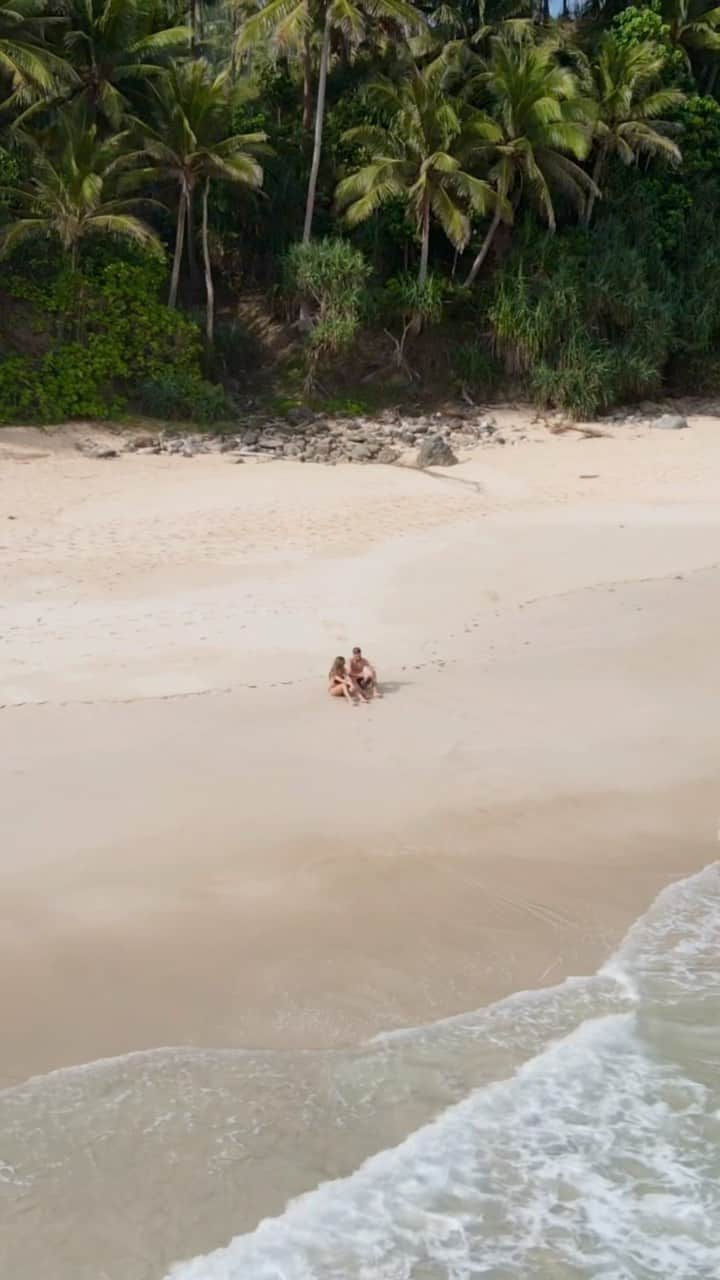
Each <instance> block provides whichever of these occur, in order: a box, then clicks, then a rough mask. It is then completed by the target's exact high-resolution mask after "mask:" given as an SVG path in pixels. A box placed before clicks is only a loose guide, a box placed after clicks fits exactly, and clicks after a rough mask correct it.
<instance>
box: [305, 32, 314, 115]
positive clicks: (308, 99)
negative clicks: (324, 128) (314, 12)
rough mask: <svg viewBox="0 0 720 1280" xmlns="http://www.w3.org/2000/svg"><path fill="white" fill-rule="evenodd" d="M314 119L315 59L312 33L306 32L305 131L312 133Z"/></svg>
mask: <svg viewBox="0 0 720 1280" xmlns="http://www.w3.org/2000/svg"><path fill="white" fill-rule="evenodd" d="M312 119H313V59H312V43H311V33H310V32H309V31H306V33H305V42H304V44H303V129H304V130H305V131H306V133H310V130H311V129H312Z"/></svg>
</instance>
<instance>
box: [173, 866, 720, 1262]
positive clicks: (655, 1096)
mask: <svg viewBox="0 0 720 1280" xmlns="http://www.w3.org/2000/svg"><path fill="white" fill-rule="evenodd" d="M718 954H720V865H719V864H715V865H714V866H713V867H710V868H707V869H706V870H705V871H704V872H702V873H701V874H700V875H699V876H695V877H692V878H691V879H690V880H688V881H685V882H683V883H681V884H679V885H674V886H671V887H670V888H668V889H667V890H665V891H664V892H663V893H662V894H661V895H660V896H659V898H658V899H657V901H656V903H655V904H654V906H653V907H652V909H651V910H650V912H648V914H647V916H646V917H644V918H643V920H641V921H639V922H638V923H637V924H636V925H635V926H634V927H633V929H632V930H631V931H630V933H629V934H628V937H627V938H626V940H625V942H624V943H623V945H622V946H621V947H620V949H619V951H618V952H617V954H616V956H615V957H614V958H613V960H612V961H611V962H610V963H609V965H607V966H605V968H604V970H603V971H602V972H601V974H600V975H598V976H597V977H596V978H594V979H588V980H587V983H584V982H582V981H580V982H579V983H577V982H575V983H571V984H563V985H562V986H561V987H558V988H556V989H555V992H554V993H547V992H546V993H543V996H542V997H540V998H535V997H532V998H530V999H529V1000H528V1002H527V1003H526V1004H525V1005H523V1002H522V1000H520V999H518V998H515V1000H514V1001H512V1002H511V1001H506V1002H503V1005H502V1006H498V1007H497V1008H496V1009H495V1010H494V1011H485V1012H484V1013H483V1014H481V1015H477V1018H476V1019H475V1020H474V1019H473V1018H465V1019H455V1020H452V1022H451V1023H444V1024H440V1025H439V1026H438V1027H436V1028H423V1029H419V1030H418V1031H417V1032H416V1033H415V1035H416V1036H417V1037H418V1038H419V1041H420V1043H421V1045H422V1043H423V1042H426V1043H428V1042H431V1041H433V1040H435V1039H436V1038H437V1039H438V1040H439V1042H440V1043H441V1045H442V1049H443V1051H447V1050H448V1049H451V1048H452V1049H453V1051H455V1052H457V1053H459V1054H464V1055H467V1054H472V1052H473V1051H474V1049H475V1047H476V1046H477V1045H481V1044H482V1039H483V1036H488V1035H489V1036H491V1037H492V1038H493V1039H494V1041H495V1043H496V1044H501V1043H502V1042H503V1037H504V1036H505V1035H507V1036H508V1037H509V1036H510V1034H511V1028H512V1027H513V1026H514V1030H515V1032H516V1033H517V1031H518V1024H520V1032H521V1037H522V1033H523V1022H524V1021H526V1022H527V1024H528V1026H530V1027H532V1028H537V1027H538V1025H539V1026H541V1028H542V1030H541V1031H540V1032H538V1052H537V1053H536V1054H535V1056H534V1057H531V1058H530V1059H529V1060H526V1061H524V1062H522V1065H520V1066H519V1067H518V1068H517V1070H516V1071H515V1072H514V1074H512V1075H511V1076H510V1078H508V1079H504V1080H496V1081H495V1082H494V1083H492V1084H488V1085H485V1086H484V1087H481V1088H478V1089H475V1090H474V1091H472V1092H471V1093H470V1095H469V1096H468V1097H466V1098H465V1099H464V1100H463V1101H462V1102H460V1103H458V1104H457V1105H455V1106H452V1107H450V1108H448V1109H447V1110H445V1111H444V1112H443V1113H442V1114H441V1115H440V1116H439V1118H438V1119H437V1120H435V1121H434V1122H432V1123H430V1124H426V1125H424V1126H423V1127H422V1128H420V1129H419V1130H417V1131H416V1132H415V1133H413V1134H412V1135H411V1136H410V1137H409V1138H407V1139H406V1140H405V1141H404V1142H402V1143H400V1145H398V1146H396V1147H394V1148H393V1149H391V1150H388V1151H384V1152H382V1153H380V1154H379V1155H376V1156H373V1157H371V1158H370V1159H369V1160H367V1161H366V1162H365V1163H364V1164H363V1165H362V1166H361V1167H360V1168H359V1169H358V1170H357V1171H356V1172H355V1173H354V1174H352V1175H351V1176H350V1177H347V1178H343V1179H338V1180H336V1181H334V1182H328V1183H325V1184H323V1185H321V1186H319V1187H318V1188H317V1189H316V1190H315V1191H313V1192H310V1193H308V1194H307V1195H304V1196H302V1197H300V1198H299V1199H296V1200H295V1201H293V1202H291V1203H290V1205H289V1206H288V1208H287V1209H286V1210H285V1212H284V1213H283V1214H282V1215H280V1216H279V1217H277V1218H272V1219H267V1220H265V1221H264V1222H262V1223H261V1224H260V1226H259V1227H257V1229H256V1230H255V1231H253V1232H250V1233H248V1234H245V1235H241V1236H238V1237H236V1238H235V1239H234V1240H233V1241H232V1242H231V1243H230V1244H229V1245H228V1246H227V1247H226V1248H223V1249H219V1250H217V1251H216V1252H214V1253H211V1254H208V1255H205V1256H202V1257H198V1258H195V1259H193V1260H191V1261H188V1262H184V1263H179V1264H177V1265H176V1266H175V1267H173V1268H172V1270H171V1271H170V1273H169V1277H170V1278H171V1280H480V1277H483V1278H485V1280H509V1277H518V1278H519V1277H522V1278H523V1280H525V1278H528V1280H530V1278H531V1277H543V1278H549V1277H552V1280H561V1278H562V1280H565V1278H567V1280H569V1278H570V1277H576V1278H579V1277H592V1278H593V1280H646V1278H647V1277H650V1276H652V1277H655V1276H663V1277H666V1276H670V1275H672V1276H673V1278H674V1280H716V1277H717V1276H718V1275H719V1274H720V1238H719V1237H718V1231H717V1223H718V1222H720V1144H719V1139H720V1120H719V1118H718V1116H719V1110H718V1109H719V1107H720V1081H719V1080H718V1073H717V1072H715V1073H714V1074H713V1073H712V1072H711V1071H708V1070H707V1066H708V1062H710V1061H711V1060H712V1059H713V1055H714V1054H715V1053H716V1050H719V1051H720V1045H719V1044H718V1043H717V1025H718V1023H717V1019H716V1020H715V1021H714V1022H712V1021H711V1023H710V1025H709V1024H708V1021H707V1014H708V1001H710V1002H711V1004H712V1006H713V1008H712V1010H711V1012H712V1013H713V1014H714V1013H715V1008H714V1003H715V997H716V996H717V994H718V979H717V975H716V971H715V965H716V961H717V956H718ZM608 987H610V991H609V990H608ZM612 989H614V991H615V996H614V997H613V995H612ZM630 994H632V997H633V998H632V1002H631V1003H630V1004H629V1003H628V996H629V995H630ZM613 1003H615V1006H616V1007H620V1008H622V1009H623V1010H624V1011H623V1012H614V1013H613V1012H610V1013H609V1012H608V1004H609V1005H610V1006H611V1007H612V1005H613ZM678 1008H680V1009H681V1010H682V1015H683V1016H682V1018H681V1019H680V1021H678V1013H677V1011H678ZM569 1009H570V1010H571V1012H572V1014H573V1015H574V1016H575V1017H576V1022H575V1027H574V1029H569V1028H568V1027H567V1018H568V1010H569ZM693 1010H695V1011H696V1012H698V1011H699V1013H700V1019H699V1021H698V1019H697V1018H696V1017H694V1015H693ZM491 1012H492V1017H491V1016H490V1015H491ZM578 1014H579V1017H578V1016H577V1015H578ZM538 1015H540V1017H539V1018H538ZM553 1017H555V1018H556V1021H555V1035H556V1039H555V1042H554V1043H548V1041H549V1038H550V1037H549V1035H548V1033H549V1031H550V1029H551V1025H552V1020H553ZM578 1022H579V1023H580V1025H577V1023H578ZM526 1030H527V1029H526ZM698 1032H700V1033H701V1036H702V1045H703V1050H702V1055H701V1056H702V1062H699V1061H698V1064H697V1066H698V1069H697V1070H696V1058H697V1056H698V1055H697V1052H696V1051H697V1045H698V1040H697V1033H698ZM713 1037H714V1038H713ZM530 1038H532V1036H531V1037H530ZM715 1065H717V1058H716V1059H715Z"/></svg>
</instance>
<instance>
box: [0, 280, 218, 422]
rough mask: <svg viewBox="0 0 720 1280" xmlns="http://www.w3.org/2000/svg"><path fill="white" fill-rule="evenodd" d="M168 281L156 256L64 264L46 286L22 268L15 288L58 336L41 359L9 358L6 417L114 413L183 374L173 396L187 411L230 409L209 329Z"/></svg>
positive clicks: (3, 389) (1, 397)
mask: <svg viewBox="0 0 720 1280" xmlns="http://www.w3.org/2000/svg"><path fill="white" fill-rule="evenodd" d="M164 283H165V273H164V268H163V267H162V264H158V263H157V262H156V261H155V260H153V259H151V258H145V259H141V260H138V261H127V260H118V259H114V260H112V259H111V260H107V259H105V260H103V259H96V260H94V261H93V260H91V262H90V264H89V267H88V270H87V272H86V273H83V274H82V275H80V274H78V273H73V272H70V271H68V270H67V269H66V268H64V267H61V268H60V269H59V270H56V272H55V274H54V275H53V276H51V277H50V279H49V280H48V282H47V283H45V284H43V285H42V286H40V285H37V284H35V283H33V282H32V281H31V280H28V279H27V277H26V276H25V275H24V273H21V274H16V275H12V276H11V277H10V280H9V288H10V290H11V291H12V292H13V293H14V294H15V296H17V297H22V298H24V299H27V300H28V301H30V302H31V303H32V304H33V306H34V307H35V308H36V309H37V312H38V314H40V315H45V316H47V317H48V322H49V323H50V325H51V327H52V328H53V330H54V335H55V345H54V346H53V347H52V348H51V350H50V351H49V352H48V353H47V354H46V355H44V356H42V357H41V358H39V359H38V360H36V361H35V362H31V361H29V360H27V359H22V360H19V359H17V358H12V359H7V360H5V361H4V362H3V363H1V364H0V422H12V421H15V420H18V419H36V420H38V421H41V422H52V421H62V420H64V419H67V418H74V417H102V416H110V415H112V414H114V413H116V412H118V411H119V410H120V409H122V407H123V405H124V404H125V403H126V402H127V399H128V398H129V397H132V396H133V395H134V392H135V388H136V386H137V385H138V384H139V383H152V382H153V381H155V380H159V381H160V383H162V384H165V383H167V382H171V383H172V382H173V380H174V382H175V384H176V388H177V390H176V393H174V394H170V393H167V392H166V393H165V395H164V402H165V403H167V404H169V405H170V404H177V405H180V406H184V407H183V410H182V414H181V416H183V417H197V418H198V419H202V420H204V421H212V420H215V419H216V418H217V417H220V416H222V412H221V409H220V405H222V406H223V410H224V408H225V395H224V392H223V390H222V388H220V387H213V386H212V384H210V383H206V382H204V381H203V379H202V375H201V366H200V358H201V352H202V342H201V337H200V330H199V328H198V326H197V325H196V324H194V323H193V322H192V321H191V320H189V319H188V318H187V317H186V316H184V315H182V314H181V313H180V312H177V311H174V310H170V308H169V307H167V306H166V305H165V304H164V303H163V302H162V301H161V299H160V289H161V288H162V287H163V285H164ZM160 398H161V399H162V396H161V397H160ZM191 404H192V405H193V406H194V407H193V410H192V412H189V411H186V410H187V406H188V405H191ZM169 412H172V410H170V411H169Z"/></svg>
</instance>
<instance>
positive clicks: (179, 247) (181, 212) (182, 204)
mask: <svg viewBox="0 0 720 1280" xmlns="http://www.w3.org/2000/svg"><path fill="white" fill-rule="evenodd" d="M186 213H187V192H186V190H185V187H181V188H180V199H179V201H178V213H177V228H176V231H175V256H174V258H173V264H172V274H171V276H170V295H169V297H168V306H169V307H174V306H175V305H176V303H177V293H178V285H179V283H180V263H181V262H182V251H183V240H184V239H185V215H186Z"/></svg>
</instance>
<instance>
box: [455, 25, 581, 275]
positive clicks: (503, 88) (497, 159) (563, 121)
mask: <svg viewBox="0 0 720 1280" xmlns="http://www.w3.org/2000/svg"><path fill="white" fill-rule="evenodd" d="M470 91H471V93H474V92H479V93H480V95H481V99H480V100H481V102H482V103H483V105H486V106H487V107H488V108H489V110H490V113H491V115H492V116H493V118H494V120H495V121H496V123H497V125H498V130H499V138H498V141H496V142H494V143H493V144H492V146H491V147H490V148H488V159H489V161H491V166H492V167H491V168H490V172H489V176H490V178H491V180H492V182H493V183H494V185H495V188H496V190H497V192H498V196H499V197H500V199H499V201H498V204H497V207H496V210H495V213H494V215H493V218H492V221H491V223H490V227H489V230H488V232H487V234H486V236H485V239H484V241H483V243H482V245H481V247H480V250H479V252H478V253H477V255H476V257H475V260H474V262H473V264H472V267H471V269H470V272H469V275H468V277H467V280H466V284H467V285H468V286H469V285H471V284H473V282H474V280H475V279H476V277H477V274H478V272H479V270H480V268H481V266H482V264H483V262H484V261H485V258H486V257H487V254H488V252H489V250H490V246H491V245H492V242H493V239H494V237H495V233H496V232H497V229H498V226H499V225H500V218H501V213H500V210H501V209H502V207H503V202H505V201H510V202H511V203H512V204H513V205H515V204H516V203H517V202H518V200H519V199H520V197H521V195H527V197H528V198H529V199H530V200H531V201H532V202H533V203H534V204H535V206H536V207H537V208H538V210H539V212H540V214H541V216H542V217H543V218H544V220H545V222H546V223H547V225H548V227H549V228H550V230H551V231H554V230H555V221H556V220H555V205H554V199H553V192H554V190H555V189H557V190H559V191H560V192H562V194H563V195H564V196H566V197H568V198H569V199H570V200H571V201H572V202H573V203H574V204H576V205H577V206H578V208H583V207H584V204H585V197H586V194H587V193H588V192H589V191H591V190H592V186H593V184H592V181H591V179H590V178H589V177H588V175H587V174H586V173H585V171H584V169H582V168H581V167H580V165H579V164H578V163H577V162H578V161H579V160H583V159H584V158H585V157H586V156H587V154H588V151H589V149H590V138H591V132H592V125H591V112H590V107H589V104H588V103H587V102H585V101H584V99H583V98H582V95H581V93H580V87H579V83H578V80H577V77H576V76H575V75H574V74H573V72H572V71H571V70H570V69H569V68H567V67H563V66H561V65H560V64H559V63H558V61H557V57H556V53H555V49H554V47H553V46H552V45H551V44H549V43H544V44H534V43H533V42H532V40H531V39H530V38H528V37H527V36H526V35H525V34H523V32H522V29H520V31H519V33H518V32H514V33H511V34H503V35H500V36H495V37H493V39H492V41H491V52H490V57H489V59H488V61H487V62H486V63H485V65H484V69H483V70H482V72H481V73H480V75H479V76H478V77H477V79H476V80H475V82H474V84H473V85H472V86H471V90H470Z"/></svg>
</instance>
